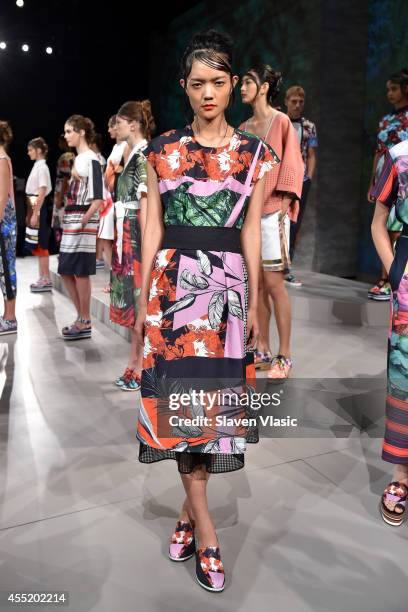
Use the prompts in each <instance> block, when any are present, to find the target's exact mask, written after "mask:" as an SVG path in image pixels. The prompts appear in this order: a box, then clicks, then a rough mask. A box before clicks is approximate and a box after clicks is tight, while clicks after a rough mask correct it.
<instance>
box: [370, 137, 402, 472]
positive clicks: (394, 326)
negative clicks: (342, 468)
mask: <svg viewBox="0 0 408 612" xmlns="http://www.w3.org/2000/svg"><path fill="white" fill-rule="evenodd" d="M373 195H374V196H375V198H376V199H377V200H379V201H380V202H382V203H383V204H385V206H387V207H388V208H389V209H390V211H392V210H393V208H395V211H396V213H395V214H396V216H395V218H396V219H397V221H398V222H399V223H400V224H401V228H402V235H401V236H399V238H398V239H397V243H396V248H395V257H394V260H393V262H392V264H391V268H390V271H389V279H390V283H391V289H392V299H391V302H390V305H391V313H390V315H391V316H390V327H389V337H388V364H387V377H388V380H387V399H386V419H385V424H386V426H385V435H384V442H383V449H382V458H383V459H384V461H388V462H390V463H398V464H405V465H408V140H405V141H403V142H400V143H399V144H397V145H395V147H392V148H391V149H390V150H389V151H387V152H386V154H385V159H384V164H383V169H382V173H381V175H380V177H379V179H378V181H377V183H376V185H375V187H374V189H373Z"/></svg>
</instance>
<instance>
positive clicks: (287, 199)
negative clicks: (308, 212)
mask: <svg viewBox="0 0 408 612" xmlns="http://www.w3.org/2000/svg"><path fill="white" fill-rule="evenodd" d="M291 204H292V198H291V197H288V196H283V198H282V212H283V214H284V215H286V213H287V212H288V210H289V206H290V205H291Z"/></svg>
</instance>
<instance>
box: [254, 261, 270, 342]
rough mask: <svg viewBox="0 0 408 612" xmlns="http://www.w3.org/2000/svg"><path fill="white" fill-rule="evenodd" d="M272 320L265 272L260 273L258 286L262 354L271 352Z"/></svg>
mask: <svg viewBox="0 0 408 612" xmlns="http://www.w3.org/2000/svg"><path fill="white" fill-rule="evenodd" d="M270 320H271V308H270V305H269V298H268V295H267V293H265V285H264V280H263V270H262V269H261V270H260V273H259V286H258V321H259V336H258V342H257V350H258V351H259V352H260V353H267V352H268V351H270V345H269V322H270Z"/></svg>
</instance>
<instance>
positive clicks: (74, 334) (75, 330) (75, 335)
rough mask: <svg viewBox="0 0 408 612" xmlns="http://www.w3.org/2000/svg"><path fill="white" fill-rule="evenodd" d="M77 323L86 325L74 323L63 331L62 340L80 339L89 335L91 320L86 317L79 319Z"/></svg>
mask: <svg viewBox="0 0 408 612" xmlns="http://www.w3.org/2000/svg"><path fill="white" fill-rule="evenodd" d="M78 323H82V324H83V325H86V327H78V324H77V323H74V324H73V325H71V327H70V328H69V329H68V330H67V331H66V332H65V333H63V335H62V337H63V338H64V340H82V339H83V338H90V337H91V333H92V326H91V321H90V320H87V319H79V320H78Z"/></svg>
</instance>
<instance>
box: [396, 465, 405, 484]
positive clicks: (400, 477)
mask: <svg viewBox="0 0 408 612" xmlns="http://www.w3.org/2000/svg"><path fill="white" fill-rule="evenodd" d="M393 480H394V481H398V482H403V483H404V484H406V485H407V486H408V465H396V466H395V468H394V476H393Z"/></svg>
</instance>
